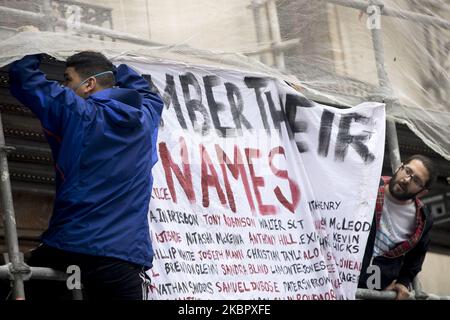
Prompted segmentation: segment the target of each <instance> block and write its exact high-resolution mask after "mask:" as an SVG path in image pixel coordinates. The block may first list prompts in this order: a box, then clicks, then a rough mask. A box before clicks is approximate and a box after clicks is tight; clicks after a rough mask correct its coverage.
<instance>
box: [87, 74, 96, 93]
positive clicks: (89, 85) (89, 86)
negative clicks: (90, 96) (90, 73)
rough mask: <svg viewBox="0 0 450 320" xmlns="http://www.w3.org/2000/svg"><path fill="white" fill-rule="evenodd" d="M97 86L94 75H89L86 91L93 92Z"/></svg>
mask: <svg viewBox="0 0 450 320" xmlns="http://www.w3.org/2000/svg"><path fill="white" fill-rule="evenodd" d="M96 87H97V79H96V78H95V77H91V78H89V79H88V81H87V86H86V93H93V91H95V89H96Z"/></svg>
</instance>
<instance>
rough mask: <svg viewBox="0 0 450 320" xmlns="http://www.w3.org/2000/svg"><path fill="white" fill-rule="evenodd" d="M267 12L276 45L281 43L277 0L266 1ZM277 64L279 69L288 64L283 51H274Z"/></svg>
mask: <svg viewBox="0 0 450 320" xmlns="http://www.w3.org/2000/svg"><path fill="white" fill-rule="evenodd" d="M266 5H267V13H268V16H269V24H270V33H271V36H272V43H273V45H274V46H279V45H280V44H281V42H282V41H281V33H280V23H279V21H278V13H277V6H276V3H275V0H269V1H267V3H266ZM274 58H275V65H276V66H277V68H278V69H280V70H284V69H285V68H286V65H285V64H284V53H283V52H282V51H278V50H276V51H274Z"/></svg>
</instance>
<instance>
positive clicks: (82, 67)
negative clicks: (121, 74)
mask: <svg viewBox="0 0 450 320" xmlns="http://www.w3.org/2000/svg"><path fill="white" fill-rule="evenodd" d="M69 67H73V68H74V69H75V71H76V72H77V73H78V74H79V75H80V77H81V78H83V79H82V80H84V79H86V78H88V77H90V76H93V75H95V74H97V73H100V72H105V71H113V69H114V66H113V64H112V63H111V61H109V60H108V59H107V58H106V57H105V56H104V55H103V54H101V53H100V52H95V51H82V52H80V53H77V54H74V55H73V56H70V57H69V58H68V59H67V61H66V68H69ZM96 79H97V82H98V84H100V85H101V86H102V87H106V88H109V87H112V86H114V85H115V82H116V81H115V79H114V75H113V74H104V75H101V76H99V77H98V78H96Z"/></svg>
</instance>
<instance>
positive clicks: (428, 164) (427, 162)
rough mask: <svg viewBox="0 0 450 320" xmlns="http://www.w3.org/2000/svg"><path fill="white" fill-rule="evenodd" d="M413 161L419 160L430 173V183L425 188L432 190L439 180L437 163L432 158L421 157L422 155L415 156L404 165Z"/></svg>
mask: <svg viewBox="0 0 450 320" xmlns="http://www.w3.org/2000/svg"><path fill="white" fill-rule="evenodd" d="M413 160H419V161H420V162H422V164H423V165H424V167H425V169H427V171H428V176H429V177H428V181H427V182H426V183H425V186H424V188H425V189H428V190H430V189H431V187H432V186H433V184H434V183H435V182H436V180H437V176H438V172H437V168H436V165H435V163H434V162H433V160H431V159H430V158H428V157H426V156H424V155H421V154H415V155H413V156H411V157H409V158H408V159H406V160H405V162H404V164H408V163H410V162H411V161H413Z"/></svg>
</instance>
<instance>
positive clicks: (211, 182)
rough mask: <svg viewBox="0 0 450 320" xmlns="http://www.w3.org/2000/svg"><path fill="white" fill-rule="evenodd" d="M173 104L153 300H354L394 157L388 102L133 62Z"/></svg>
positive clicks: (164, 128) (154, 207)
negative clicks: (386, 168)
mask: <svg viewBox="0 0 450 320" xmlns="http://www.w3.org/2000/svg"><path fill="white" fill-rule="evenodd" d="M126 63H128V64H129V65H130V66H132V67H134V68H135V69H136V70H137V71H139V72H140V73H142V74H144V75H145V77H146V79H147V80H148V81H149V83H150V84H151V85H152V86H153V87H154V88H155V89H157V90H158V91H159V93H160V94H161V96H163V97H164V102H165V108H164V111H163V117H162V119H163V121H162V124H161V127H160V129H159V139H158V146H157V150H158V157H159V161H158V163H157V164H156V166H155V167H154V169H153V176H154V184H153V191H152V199H151V203H150V214H149V222H150V229H151V234H152V241H153V247H154V254H155V255H154V261H153V264H154V267H153V269H152V270H151V271H149V275H150V276H151V277H152V282H153V283H152V288H151V292H150V296H151V298H153V299H302V300H306V299H353V298H354V295H355V292H356V286H357V281H358V275H359V271H360V268H361V261H362V257H363V254H364V248H365V244H366V240H367V237H368V234H369V230H370V224H371V221H372V217H373V210H374V207H375V199H376V193H377V187H378V183H379V177H380V174H381V167H382V162H383V153H384V133H385V111H384V105H383V104H379V103H364V104H361V105H358V106H356V107H354V108H351V109H337V108H332V107H328V106H324V105H320V104H317V103H314V102H312V101H309V100H307V99H305V98H304V97H303V96H302V95H301V94H299V93H298V92H297V91H295V90H293V89H292V88H291V87H289V86H288V85H287V84H285V83H282V82H280V81H279V80H276V79H272V78H268V77H264V76H258V75H252V74H244V73H239V72H235V71H224V70H213V69H210V68H207V67H205V68H200V67H189V68H186V67H185V66H180V65H163V64H145V63H140V62H129V61H128V62H126Z"/></svg>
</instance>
